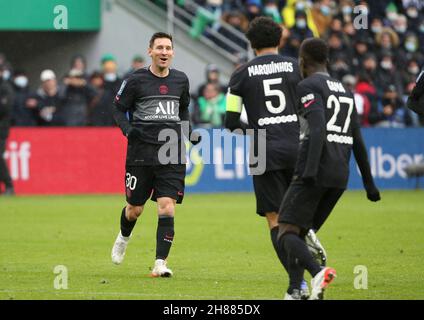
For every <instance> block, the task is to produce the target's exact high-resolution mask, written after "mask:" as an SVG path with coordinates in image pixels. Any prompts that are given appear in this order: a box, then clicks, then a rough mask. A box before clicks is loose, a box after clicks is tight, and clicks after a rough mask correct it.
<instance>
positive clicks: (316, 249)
mask: <svg viewBox="0 0 424 320" xmlns="http://www.w3.org/2000/svg"><path fill="white" fill-rule="evenodd" d="M305 242H306V245H307V246H308V249H309V252H310V253H311V254H312V256H313V257H314V259H315V260H317V262H318V263H319V264H320V265H321V267H325V266H326V264H327V253H326V252H325V249H324V247H323V245H322V244H321V242H320V241H319V240H318V237H317V235H316V234H315V232H314V230H312V229H310V230H309V231H308V233H307V235H306V237H305Z"/></svg>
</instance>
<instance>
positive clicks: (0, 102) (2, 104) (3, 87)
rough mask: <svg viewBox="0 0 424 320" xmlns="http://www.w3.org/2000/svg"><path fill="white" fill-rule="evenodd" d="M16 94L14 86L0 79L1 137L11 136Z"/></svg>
mask: <svg viewBox="0 0 424 320" xmlns="http://www.w3.org/2000/svg"><path fill="white" fill-rule="evenodd" d="M13 101H14V94H13V88H12V86H11V85H10V84H9V83H8V82H7V81H3V80H2V79H0V139H5V138H7V137H8V136H9V129H10V124H11V118H12V108H13Z"/></svg>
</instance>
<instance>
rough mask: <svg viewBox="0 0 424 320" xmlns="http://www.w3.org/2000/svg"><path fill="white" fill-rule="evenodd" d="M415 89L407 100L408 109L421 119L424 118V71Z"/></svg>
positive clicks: (418, 78)
mask: <svg viewBox="0 0 424 320" xmlns="http://www.w3.org/2000/svg"><path fill="white" fill-rule="evenodd" d="M415 82H416V84H415V87H414V89H412V92H411V94H410V95H409V97H408V100H407V103H406V105H407V107H408V108H409V109H411V110H412V111H414V112H415V113H416V114H418V115H419V116H421V117H424V70H422V71H421V72H420V74H419V75H418V77H417V80H416V81H415Z"/></svg>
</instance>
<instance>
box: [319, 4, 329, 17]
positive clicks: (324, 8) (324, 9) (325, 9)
mask: <svg viewBox="0 0 424 320" xmlns="http://www.w3.org/2000/svg"><path fill="white" fill-rule="evenodd" d="M321 13H322V14H323V15H324V16H328V15H330V7H329V6H321Z"/></svg>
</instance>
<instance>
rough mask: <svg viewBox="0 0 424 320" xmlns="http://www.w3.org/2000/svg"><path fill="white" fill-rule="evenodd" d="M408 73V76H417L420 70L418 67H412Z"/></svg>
mask: <svg viewBox="0 0 424 320" xmlns="http://www.w3.org/2000/svg"><path fill="white" fill-rule="evenodd" d="M408 72H409V73H410V74H414V75H415V74H417V73H418V72H420V68H419V67H418V66H412V67H409V68H408Z"/></svg>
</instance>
